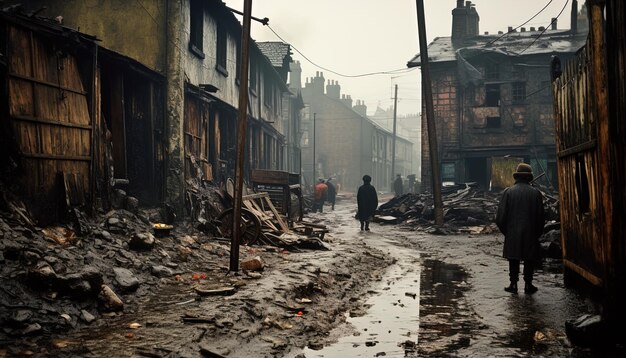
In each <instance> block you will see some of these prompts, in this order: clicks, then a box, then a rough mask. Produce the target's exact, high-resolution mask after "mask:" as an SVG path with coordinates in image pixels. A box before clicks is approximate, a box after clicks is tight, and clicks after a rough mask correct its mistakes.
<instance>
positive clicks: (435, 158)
mask: <svg viewBox="0 0 626 358" xmlns="http://www.w3.org/2000/svg"><path fill="white" fill-rule="evenodd" d="M416 3H417V27H418V32H419V41H420V62H421V68H422V90H423V93H424V97H423V98H424V102H425V104H426V125H427V127H428V149H429V157H430V171H431V181H432V187H433V199H434V201H435V225H437V226H441V225H443V202H442V200H441V178H440V177H441V173H440V170H439V150H438V147H437V128H436V127H435V107H434V105H433V89H432V83H431V80H430V68H429V65H428V43H427V42H426V22H425V20H424V0H416Z"/></svg>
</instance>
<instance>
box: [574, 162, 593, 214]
mask: <svg viewBox="0 0 626 358" xmlns="http://www.w3.org/2000/svg"><path fill="white" fill-rule="evenodd" d="M585 162H586V161H585V155H584V154H582V153H578V155H577V156H576V194H577V196H578V210H579V213H580V214H585V213H588V212H589V201H590V199H589V179H588V178H587V165H586V163H585Z"/></svg>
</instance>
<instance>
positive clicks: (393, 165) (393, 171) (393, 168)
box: [391, 84, 398, 182]
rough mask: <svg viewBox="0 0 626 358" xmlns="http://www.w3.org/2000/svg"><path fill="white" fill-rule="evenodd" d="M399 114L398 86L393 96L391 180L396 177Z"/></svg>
mask: <svg viewBox="0 0 626 358" xmlns="http://www.w3.org/2000/svg"><path fill="white" fill-rule="evenodd" d="M397 113H398V85H397V84H396V86H395V94H394V96H393V137H392V138H391V180H392V182H393V178H395V177H394V175H396V115H397Z"/></svg>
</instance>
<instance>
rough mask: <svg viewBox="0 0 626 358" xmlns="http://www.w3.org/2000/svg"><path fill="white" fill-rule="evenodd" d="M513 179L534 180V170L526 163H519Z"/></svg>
mask: <svg viewBox="0 0 626 358" xmlns="http://www.w3.org/2000/svg"><path fill="white" fill-rule="evenodd" d="M513 179H516V180H517V179H522V180H528V181H531V180H533V168H532V167H531V166H530V165H528V164H526V163H519V164H518V165H517V169H515V173H513Z"/></svg>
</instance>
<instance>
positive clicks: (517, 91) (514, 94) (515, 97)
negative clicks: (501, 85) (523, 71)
mask: <svg viewBox="0 0 626 358" xmlns="http://www.w3.org/2000/svg"><path fill="white" fill-rule="evenodd" d="M511 100H512V101H513V103H524V102H526V82H523V81H516V82H513V84H512V85H511Z"/></svg>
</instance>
